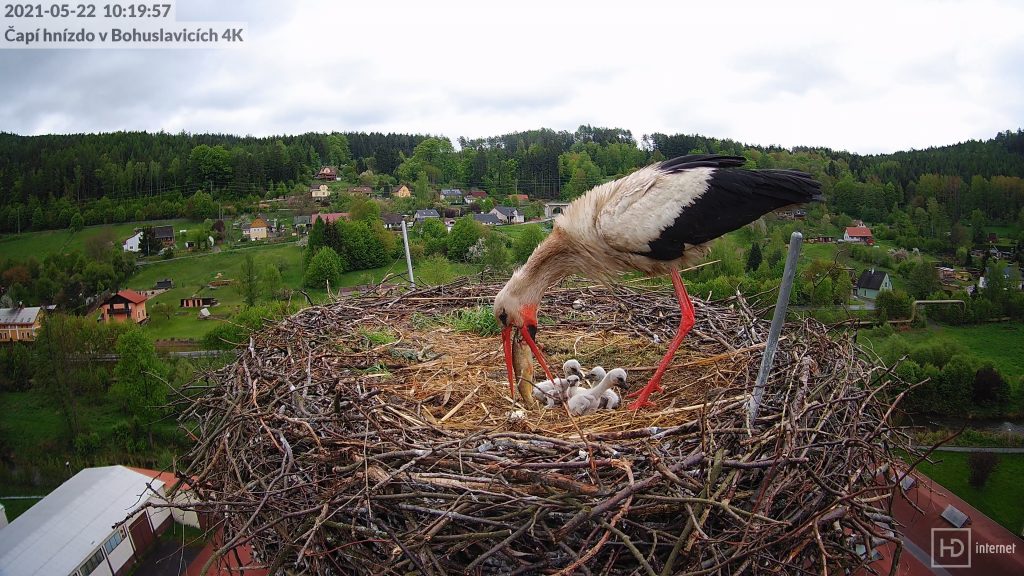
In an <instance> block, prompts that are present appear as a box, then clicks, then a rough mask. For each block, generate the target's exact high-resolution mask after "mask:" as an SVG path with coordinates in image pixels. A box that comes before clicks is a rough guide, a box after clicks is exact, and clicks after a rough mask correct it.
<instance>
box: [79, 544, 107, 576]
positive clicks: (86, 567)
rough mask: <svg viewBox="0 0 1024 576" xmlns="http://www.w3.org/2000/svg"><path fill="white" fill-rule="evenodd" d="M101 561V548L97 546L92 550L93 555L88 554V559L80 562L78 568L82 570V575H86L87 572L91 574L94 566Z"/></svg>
mask: <svg viewBox="0 0 1024 576" xmlns="http://www.w3.org/2000/svg"><path fill="white" fill-rule="evenodd" d="M102 563H103V549H102V548H97V549H96V552H93V555H92V556H90V557H89V559H88V560H86V561H85V562H84V563H82V565H81V566H79V568H78V569H79V570H80V571H81V572H82V576H88V575H89V574H92V571H93V570H95V569H96V567H97V566H99V565H100V564H102Z"/></svg>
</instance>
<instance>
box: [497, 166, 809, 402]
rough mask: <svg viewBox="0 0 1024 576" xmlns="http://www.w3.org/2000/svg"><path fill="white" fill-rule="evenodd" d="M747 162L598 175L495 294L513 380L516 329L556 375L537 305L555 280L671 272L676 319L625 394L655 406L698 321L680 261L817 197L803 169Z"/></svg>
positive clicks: (694, 258)
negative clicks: (640, 380)
mask: <svg viewBox="0 0 1024 576" xmlns="http://www.w3.org/2000/svg"><path fill="white" fill-rule="evenodd" d="M745 161H746V160H745V159H744V158H742V157H739V156H717V155H705V154H702V155H693V156H681V157H679V158H674V159H672V160H667V161H665V162H660V163H658V164H652V165H650V166H647V167H644V168H641V169H640V170H637V171H636V172H634V173H632V174H630V175H629V176H626V177H624V178H620V179H618V180H615V181H613V182H608V183H605V184H601V185H600V186H597V187H595V188H593V189H592V190H590V191H589V192H587V193H586V194H584V195H583V196H581V197H579V198H577V199H576V200H575V201H573V203H572V204H570V205H569V207H568V208H567V209H566V210H565V212H564V213H563V214H562V215H561V216H559V217H558V218H557V219H556V220H555V227H554V230H553V231H552V232H551V234H550V235H549V236H548V237H547V238H546V239H545V240H544V241H543V242H541V243H540V245H539V246H537V248H536V249H535V250H534V251H533V254H531V255H530V258H529V260H527V261H526V264H524V265H523V266H522V267H521V268H519V269H518V270H516V271H515V272H514V273H513V274H512V277H511V278H510V279H509V281H508V283H506V284H505V287H504V288H502V289H501V291H500V292H498V295H497V297H495V299H494V316H495V318H497V320H498V322H499V323H500V325H501V326H502V331H501V335H502V343H503V346H504V350H505V364H506V366H507V368H508V377H509V384H510V385H513V382H514V376H513V370H512V330H513V329H516V330H518V331H519V332H520V333H521V334H522V336H523V339H524V340H525V341H526V343H527V345H528V346H529V347H530V350H531V352H532V353H533V355H534V357H535V358H536V359H537V361H538V363H540V366H541V368H542V369H543V370H544V373H545V374H546V375H547V377H548V379H551V380H553V379H554V378H552V376H551V371H550V370H549V369H548V365H547V363H546V362H545V360H544V356H543V354H542V353H541V351H540V349H539V348H538V347H537V343H536V337H537V308H538V306H539V305H540V301H541V297H542V296H543V295H544V291H545V290H547V289H548V287H550V286H551V285H552V284H555V283H556V282H558V281H559V280H561V279H562V278H564V277H566V276H568V275H569V274H573V273H577V274H582V275H584V276H590V277H593V278H595V279H597V280H600V281H603V282H609V281H610V280H611V279H612V278H613V277H614V275H615V274H616V273H618V272H628V271H633V270H638V271H640V272H643V273H645V274H648V275H651V276H654V275H661V274H669V275H671V277H672V284H673V285H674V287H675V292H676V297H677V298H678V300H679V309H680V312H681V318H680V321H679V328H678V330H677V332H676V336H675V338H673V340H672V342H671V343H670V344H669V346H668V351H667V352H666V353H665V357H664V358H662V360H661V363H660V364H659V365H658V369H657V370H656V371H655V373H654V376H653V377H651V380H650V381H649V382H648V383H647V386H645V387H644V388H643V389H642V390H640V391H639V392H637V393H634V394H631V395H630V396H634V395H637V394H638V395H639V397H638V398H637V399H636V401H634V402H633V403H632V404H630V405H629V409H630V410H636V409H639V408H641V407H643V406H650V405H652V403H651V402H649V401H648V400H647V398H648V397H649V396H650V395H651V393H652V392H654V391H657V390H661V386H660V382H661V378H662V376H663V375H664V373H665V370H666V369H667V368H668V365H669V363H670V362H671V361H672V357H673V356H674V355H675V352H676V350H677V349H678V348H679V345H680V344H681V343H682V341H683V338H684V337H685V336H686V333H687V332H689V330H690V328H692V327H693V323H694V317H693V304H692V303H691V302H690V298H689V296H688V295H687V294H686V287H685V286H684V285H683V280H682V278H680V276H679V269H680V268H682V267H685V266H690V265H693V264H695V263H697V262H698V261H700V260H701V259H702V258H704V257H705V256H707V253H708V250H709V246H708V243H709V242H710V241H712V240H714V239H715V238H718V237H719V236H721V235H723V234H725V233H727V232H730V231H732V230H736V229H737V228H740V227H742V226H744V225H746V224H749V223H750V222H753V221H754V220H757V219H758V218H760V217H761V216H762V215H764V214H766V213H768V212H771V211H773V210H777V209H779V208H782V207H785V206H789V205H791V204H800V203H804V202H810V201H813V200H819V199H820V196H819V192H820V189H821V184H820V183H819V182H817V181H815V180H814V179H813V178H812V177H811V176H810V175H809V174H805V173H803V172H795V171H791V170H745V169H742V168H740V167H741V166H742V165H743V164H744V162H745ZM513 393H514V392H513Z"/></svg>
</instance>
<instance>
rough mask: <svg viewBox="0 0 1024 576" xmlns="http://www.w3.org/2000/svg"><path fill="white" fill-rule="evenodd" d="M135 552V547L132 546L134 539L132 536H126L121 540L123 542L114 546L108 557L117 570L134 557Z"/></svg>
mask: <svg viewBox="0 0 1024 576" xmlns="http://www.w3.org/2000/svg"><path fill="white" fill-rule="evenodd" d="M108 538H109V536H108ZM134 552H135V549H134V547H133V546H132V539H131V538H130V537H125V539H124V540H121V543H120V544H118V545H117V548H114V550H113V551H111V552H110V554H108V555H107V558H108V559H109V560H110V565H111V566H113V567H114V570H115V571H117V570H120V569H121V567H122V566H124V565H125V564H127V563H128V561H129V560H131V559H132V554H133V553H134Z"/></svg>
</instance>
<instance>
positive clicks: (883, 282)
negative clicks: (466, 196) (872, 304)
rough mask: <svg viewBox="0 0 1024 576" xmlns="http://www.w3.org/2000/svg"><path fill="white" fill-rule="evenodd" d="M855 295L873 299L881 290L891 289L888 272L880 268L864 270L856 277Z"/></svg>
mask: <svg viewBox="0 0 1024 576" xmlns="http://www.w3.org/2000/svg"><path fill="white" fill-rule="evenodd" d="M856 289H857V296H860V297H861V298H868V299H871V300H874V299H875V298H878V293H879V292H881V291H883V290H892V280H890V279H889V274H888V273H886V272H884V271H882V270H873V269H872V270H865V271H864V272H862V273H861V275H860V278H858V279H857V285H856Z"/></svg>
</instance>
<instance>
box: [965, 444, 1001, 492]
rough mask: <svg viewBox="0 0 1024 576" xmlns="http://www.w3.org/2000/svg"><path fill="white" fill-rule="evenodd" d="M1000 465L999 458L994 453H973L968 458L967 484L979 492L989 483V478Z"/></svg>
mask: <svg viewBox="0 0 1024 576" xmlns="http://www.w3.org/2000/svg"><path fill="white" fill-rule="evenodd" d="M997 465H999V456H998V455H997V454H993V453H992V452H971V453H970V455H968V456H967V468H968V477H967V482H968V483H970V485H971V486H973V487H975V488H978V489H979V490H980V489H981V488H982V487H984V486H985V483H986V482H988V477H989V476H991V475H992V472H993V471H994V470H995V469H996V466H997Z"/></svg>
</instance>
